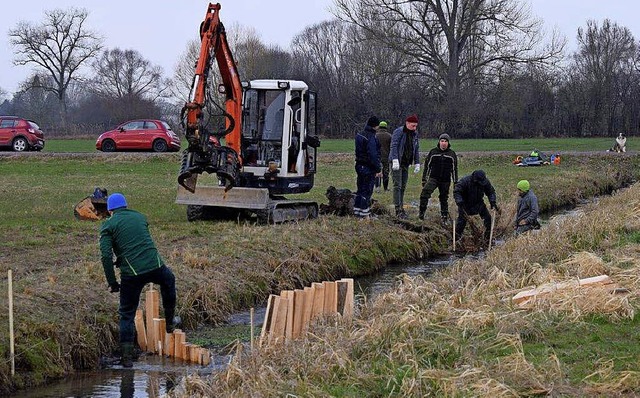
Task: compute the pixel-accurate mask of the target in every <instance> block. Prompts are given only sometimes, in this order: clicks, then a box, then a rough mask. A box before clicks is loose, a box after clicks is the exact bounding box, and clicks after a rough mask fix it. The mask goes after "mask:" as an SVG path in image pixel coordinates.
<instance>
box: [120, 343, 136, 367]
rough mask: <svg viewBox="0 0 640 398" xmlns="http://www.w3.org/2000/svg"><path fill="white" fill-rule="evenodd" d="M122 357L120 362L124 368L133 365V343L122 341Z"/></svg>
mask: <svg viewBox="0 0 640 398" xmlns="http://www.w3.org/2000/svg"><path fill="white" fill-rule="evenodd" d="M121 349H122V359H121V360H120V364H121V365H122V367H123V368H131V367H133V343H122V345H121Z"/></svg>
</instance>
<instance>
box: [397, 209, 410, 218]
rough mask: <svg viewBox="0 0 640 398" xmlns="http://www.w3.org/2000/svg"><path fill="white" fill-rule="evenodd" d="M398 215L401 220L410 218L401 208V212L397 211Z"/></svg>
mask: <svg viewBox="0 0 640 398" xmlns="http://www.w3.org/2000/svg"><path fill="white" fill-rule="evenodd" d="M396 217H398V218H399V219H400V220H406V219H408V218H409V216H407V213H406V212H405V211H404V210H400V211H399V212H397V213H396Z"/></svg>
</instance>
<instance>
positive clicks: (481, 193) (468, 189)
mask: <svg viewBox="0 0 640 398" xmlns="http://www.w3.org/2000/svg"><path fill="white" fill-rule="evenodd" d="M485 195H486V196H487V198H489V203H490V205H491V208H492V209H494V210H496V211H499V210H498V205H497V204H496V190H495V189H494V188H493V185H491V182H490V181H489V179H488V178H487V174H486V173H485V172H484V171H483V170H475V171H474V172H473V173H471V175H468V176H466V177H463V178H461V179H460V181H458V183H457V184H456V185H455V186H454V188H453V199H454V200H455V201H456V205H458V219H457V221H456V236H455V238H456V241H458V240H460V238H461V237H462V233H463V232H464V227H465V226H466V225H467V218H468V217H469V216H473V215H476V214H479V215H480V217H481V218H482V221H483V222H484V228H485V230H484V240H485V243H489V237H490V235H491V214H490V213H489V210H487V205H485V203H484V197H485Z"/></svg>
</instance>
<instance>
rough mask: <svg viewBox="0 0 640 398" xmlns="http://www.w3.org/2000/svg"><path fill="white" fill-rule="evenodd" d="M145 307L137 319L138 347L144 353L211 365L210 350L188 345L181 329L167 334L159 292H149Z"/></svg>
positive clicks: (140, 310)
mask: <svg viewBox="0 0 640 398" xmlns="http://www.w3.org/2000/svg"><path fill="white" fill-rule="evenodd" d="M144 307H145V310H144V314H143V311H142V309H138V310H137V311H136V317H135V325H136V333H137V340H138V345H139V346H140V348H141V349H142V350H143V351H146V352H150V353H154V354H158V355H165V356H168V357H171V358H176V359H181V360H183V361H187V362H193V363H197V364H199V365H203V366H207V365H209V363H210V362H211V354H210V353H209V350H208V349H206V348H204V347H200V346H198V345H195V344H190V343H187V341H186V335H185V333H184V332H183V331H182V330H180V329H176V330H174V331H173V333H167V332H166V324H167V323H166V320H165V319H164V318H160V294H159V292H158V290H155V289H153V288H152V289H149V290H147V292H146V293H145V303H144ZM145 315H146V317H145Z"/></svg>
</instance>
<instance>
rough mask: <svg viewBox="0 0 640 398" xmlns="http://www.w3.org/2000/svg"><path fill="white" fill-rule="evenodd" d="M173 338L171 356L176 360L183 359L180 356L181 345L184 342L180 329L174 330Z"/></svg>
mask: <svg viewBox="0 0 640 398" xmlns="http://www.w3.org/2000/svg"><path fill="white" fill-rule="evenodd" d="M173 336H174V342H175V346H174V349H173V355H174V356H175V357H176V358H179V359H184V357H183V356H182V345H183V344H184V341H185V335H184V332H183V331H182V330H180V329H176V330H174V331H173Z"/></svg>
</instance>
